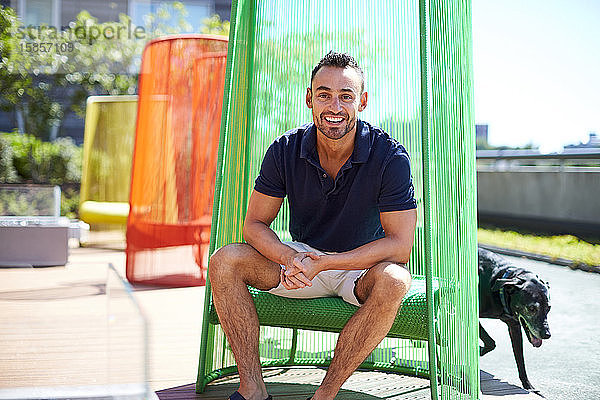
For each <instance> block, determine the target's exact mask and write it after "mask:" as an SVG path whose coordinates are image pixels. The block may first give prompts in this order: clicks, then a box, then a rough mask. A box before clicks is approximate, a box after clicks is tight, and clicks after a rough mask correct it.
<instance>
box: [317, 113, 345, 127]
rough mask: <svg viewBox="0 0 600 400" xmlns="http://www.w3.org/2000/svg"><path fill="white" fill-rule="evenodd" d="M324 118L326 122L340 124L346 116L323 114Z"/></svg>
mask: <svg viewBox="0 0 600 400" xmlns="http://www.w3.org/2000/svg"><path fill="white" fill-rule="evenodd" d="M322 119H323V120H325V122H327V123H329V124H332V125H339V124H341V123H342V122H344V117H341V116H340V117H336V116H333V115H328V116H323V117H322Z"/></svg>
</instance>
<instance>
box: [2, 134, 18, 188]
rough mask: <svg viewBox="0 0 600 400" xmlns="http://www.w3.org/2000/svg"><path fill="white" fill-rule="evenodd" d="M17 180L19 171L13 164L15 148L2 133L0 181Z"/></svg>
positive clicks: (10, 181)
mask: <svg viewBox="0 0 600 400" xmlns="http://www.w3.org/2000/svg"><path fill="white" fill-rule="evenodd" d="M13 182H17V171H16V170H15V167H14V165H13V149H12V147H11V145H10V143H9V142H8V140H7V139H6V138H5V137H4V136H2V135H0V183H13Z"/></svg>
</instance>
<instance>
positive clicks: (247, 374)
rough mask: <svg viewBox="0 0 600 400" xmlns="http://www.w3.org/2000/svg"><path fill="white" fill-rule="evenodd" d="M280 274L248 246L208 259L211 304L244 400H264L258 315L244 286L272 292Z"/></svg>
mask: <svg viewBox="0 0 600 400" xmlns="http://www.w3.org/2000/svg"><path fill="white" fill-rule="evenodd" d="M279 272H280V266H279V264H276V263H274V262H272V261H270V260H269V259H267V258H265V257H264V256H263V255H262V254H260V253H259V252H258V251H256V250H255V249H254V248H253V247H252V246H250V245H248V244H230V245H228V246H225V247H223V248H221V249H219V250H218V251H217V252H216V253H215V254H213V256H212V257H211V258H210V263H209V268H208V273H209V277H210V283H211V288H212V296H213V302H214V305H215V308H216V310H217V314H218V315H219V320H220V322H221V327H222V328H223V331H224V332H225V335H226V336H227V341H228V342H229V345H230V346H231V349H232V351H233V354H234V356H235V361H236V363H237V367H238V371H239V375H240V388H239V390H238V392H239V393H240V394H241V395H242V396H244V398H246V399H247V400H264V399H265V398H266V397H267V389H266V387H265V383H264V381H263V377H262V371H261V368H260V359H259V353H258V340H259V324H258V316H257V314H256V307H255V306H254V303H253V302H252V297H251V296H250V293H249V292H248V288H247V286H246V285H251V286H254V287H255V288H258V289H261V290H269V289H272V288H274V287H276V286H277V285H278V284H279Z"/></svg>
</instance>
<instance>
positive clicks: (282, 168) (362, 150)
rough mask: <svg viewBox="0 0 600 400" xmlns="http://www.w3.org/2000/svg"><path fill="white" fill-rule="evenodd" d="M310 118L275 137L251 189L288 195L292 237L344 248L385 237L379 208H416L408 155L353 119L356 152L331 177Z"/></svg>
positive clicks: (334, 248) (327, 248)
mask: <svg viewBox="0 0 600 400" xmlns="http://www.w3.org/2000/svg"><path fill="white" fill-rule="evenodd" d="M316 134H317V131H316V128H315V126H314V124H313V123H309V124H306V125H303V126H301V127H299V128H296V129H293V130H291V131H289V132H286V133H285V134H284V135H282V136H280V137H278V138H277V139H275V141H274V142H273V143H272V144H271V146H270V147H269V148H268V150H267V152H266V154H265V157H264V159H263V162H262V166H261V169H260V174H259V175H258V177H257V178H256V182H255V185H254V189H255V190H257V191H258V192H260V193H263V194H265V195H267V196H273V197H281V198H284V197H285V196H287V197H288V202H289V205H290V221H289V230H290V234H291V236H292V239H293V240H295V241H299V242H303V243H306V244H308V245H310V246H312V247H314V248H315V249H319V250H321V251H326V252H342V251H348V250H352V249H355V248H357V247H359V246H362V245H363V244H366V243H369V242H372V241H374V240H376V239H380V238H382V237H384V232H383V228H382V226H381V221H380V218H379V213H380V212H388V211H400V210H409V209H413V208H416V207H417V204H416V202H415V198H414V188H413V183H412V177H411V174H410V159H409V156H408V153H407V152H406V150H405V149H404V147H403V146H402V145H400V144H399V143H398V142H397V141H396V140H394V139H392V138H391V137H390V136H389V135H388V134H387V133H385V132H384V131H382V130H381V129H380V128H377V127H374V126H371V125H370V124H369V123H367V122H364V121H360V120H359V121H357V125H356V138H355V141H354V152H353V153H352V155H351V156H350V158H349V159H348V160H347V161H346V163H345V164H344V165H343V166H342V168H341V169H340V171H339V172H338V175H337V176H336V177H335V179H333V178H331V177H330V176H328V175H327V173H326V172H325V170H324V169H323V168H322V167H321V164H320V163H319V156H318V153H317V147H316V138H317V137H316Z"/></svg>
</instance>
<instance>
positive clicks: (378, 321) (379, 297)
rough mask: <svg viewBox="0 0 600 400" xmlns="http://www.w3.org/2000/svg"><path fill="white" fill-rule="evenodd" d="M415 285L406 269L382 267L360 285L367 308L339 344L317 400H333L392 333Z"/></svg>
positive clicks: (359, 294)
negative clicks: (409, 291)
mask: <svg viewBox="0 0 600 400" xmlns="http://www.w3.org/2000/svg"><path fill="white" fill-rule="evenodd" d="M410 283H411V276H410V273H409V272H408V271H407V270H406V269H405V268H404V267H402V266H400V265H396V264H392V263H380V264H377V265H375V266H374V267H372V268H371V269H370V270H369V271H367V272H366V273H365V274H364V275H363V276H362V277H361V278H360V279H359V281H358V282H357V284H356V291H355V292H356V294H357V297H358V299H359V300H360V301H363V305H362V307H361V308H360V309H358V311H356V313H355V314H354V315H353V316H352V318H350V320H349V321H348V323H347V324H346V326H344V329H342V332H341V333H340V336H339V338H338V341H337V345H336V347H335V352H334V356H333V359H332V360H331V365H330V366H329V369H328V370H327V374H326V375H325V378H324V379H323V382H322V383H321V386H320V387H319V388H318V389H317V391H316V392H315V394H314V396H313V400H332V399H333V398H334V397H335V396H336V394H337V393H338V391H339V390H340V388H341V386H342V384H343V383H344V382H346V380H347V379H348V378H349V377H350V375H352V373H353V372H354V371H355V370H356V368H358V366H359V365H360V364H361V363H362V362H363V361H364V360H365V359H366V358H367V356H368V355H369V354H370V353H371V352H372V351H373V350H374V349H375V347H377V345H378V344H379V343H381V341H382V340H383V338H385V336H386V335H387V334H388V332H389V331H390V328H391V327H392V324H393V323H394V319H395V318H396V314H397V313H398V309H399V308H400V305H401V304H402V299H403V298H404V296H405V295H406V293H407V292H408V289H409V288H410Z"/></svg>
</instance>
